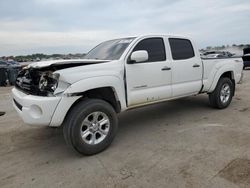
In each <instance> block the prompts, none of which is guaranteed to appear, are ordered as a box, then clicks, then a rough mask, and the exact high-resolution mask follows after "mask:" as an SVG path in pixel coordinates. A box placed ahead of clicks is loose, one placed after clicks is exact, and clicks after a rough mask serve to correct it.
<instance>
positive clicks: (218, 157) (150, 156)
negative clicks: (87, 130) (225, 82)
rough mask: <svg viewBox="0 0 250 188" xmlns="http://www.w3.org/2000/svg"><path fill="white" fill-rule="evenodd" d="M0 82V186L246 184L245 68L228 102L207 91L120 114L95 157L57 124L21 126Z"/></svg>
mask: <svg viewBox="0 0 250 188" xmlns="http://www.w3.org/2000/svg"><path fill="white" fill-rule="evenodd" d="M10 89H11V88H0V111H5V112H6V114H5V115H3V116H0V187H1V188H4V187H84V188H86V187H171V188H172V187H173V188H174V187H187V188H193V187H197V188H200V187H208V188H211V187H227V188H230V187H250V70H248V71H244V81H243V84H241V85H238V86H237V91H236V96H235V97H234V99H233V101H232V104H231V105H230V106H229V108H227V109H225V110H216V109H212V108H210V107H209V105H208V97H207V95H200V96H197V97H188V98H184V99H180V100H175V101H169V102H164V103H161V104H156V105H151V106H147V107H144V108H140V109H135V110H131V111H128V112H125V113H123V114H120V115H119V125H120V127H119V131H118V134H117V136H116V139H115V140H114V142H113V144H112V145H111V146H110V147H109V148H108V149H107V150H106V151H104V152H102V153H100V154H98V155H95V156H90V157H86V156H80V155H78V154H76V153H74V152H72V151H71V150H70V149H69V148H68V147H66V145H65V142H64V140H63V135H62V129H60V128H48V127H32V126H28V125H25V124H24V123H23V122H22V121H21V119H20V118H19V117H18V116H17V113H16V112H15V110H14V109H13V107H12V104H11V97H10Z"/></svg>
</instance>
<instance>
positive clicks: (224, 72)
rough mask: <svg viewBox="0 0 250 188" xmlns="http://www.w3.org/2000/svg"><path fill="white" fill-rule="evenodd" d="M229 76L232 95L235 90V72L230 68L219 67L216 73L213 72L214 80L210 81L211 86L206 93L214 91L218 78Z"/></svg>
mask: <svg viewBox="0 0 250 188" xmlns="http://www.w3.org/2000/svg"><path fill="white" fill-rule="evenodd" d="M223 77H224V78H225V77H226V78H229V79H230V80H231V81H232V82H233V85H234V91H233V95H234V92H235V73H234V71H233V70H232V69H230V68H228V69H220V70H218V71H217V73H216V74H215V77H214V80H213V82H212V85H211V87H210V88H209V91H208V93H211V92H213V91H214V89H215V88H216V86H217V84H218V81H219V80H220V78H223Z"/></svg>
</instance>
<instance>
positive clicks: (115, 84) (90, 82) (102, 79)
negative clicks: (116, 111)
mask: <svg viewBox="0 0 250 188" xmlns="http://www.w3.org/2000/svg"><path fill="white" fill-rule="evenodd" d="M102 87H111V88H112V89H113V92H114V95H115V97H116V99H117V101H120V104H121V109H122V110H123V109H125V108H126V100H125V89H124V82H123V81H122V80H121V79H120V78H119V77H117V76H96V77H91V78H86V79H83V80H80V81H77V82H75V83H73V84H72V85H71V86H70V87H68V88H67V89H66V90H65V91H64V95H66V96H70V95H72V94H77V93H83V92H86V91H88V90H91V89H97V88H102Z"/></svg>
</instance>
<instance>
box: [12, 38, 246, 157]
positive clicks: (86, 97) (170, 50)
mask: <svg viewBox="0 0 250 188" xmlns="http://www.w3.org/2000/svg"><path fill="white" fill-rule="evenodd" d="M242 68H243V62H242V59H241V58H228V59H210V60H204V59H201V58H200V54H199V51H198V49H197V48H196V47H195V45H194V44H193V42H192V40H190V39H188V38H185V37H177V36H170V35H168V36H162V35H151V36H140V37H130V38H122V39H115V40H110V41H106V42H103V43H101V44H99V45H98V46H96V47H95V48H94V49H92V50H91V51H90V52H89V53H88V54H87V55H86V56H85V59H77V60H55V61H46V62H37V63H33V64H30V65H29V66H27V67H26V68H24V69H23V70H22V71H21V72H20V73H19V75H18V77H17V80H16V84H15V88H13V90H12V95H13V105H14V107H15V109H16V111H17V112H18V114H19V115H20V116H21V118H22V119H23V121H24V122H25V123H27V124H30V125H43V126H50V127H59V126H61V125H62V126H63V133H64V137H65V140H66V142H67V143H68V144H69V145H70V146H71V147H72V148H73V149H75V150H76V151H78V152H79V153H82V154H85V155H92V154H96V153H98V152H101V151H103V150H104V149H105V148H107V147H108V146H109V145H110V144H111V142H112V140H113V138H114V136H115V134H116V131H117V127H118V121H117V113H120V112H123V111H126V110H129V109H132V108H135V107H139V106H144V105H148V104H153V103H157V102H162V101H166V100H172V99H176V98H181V97H186V96H192V95H197V94H200V93H207V94H208V95H209V100H210V103H211V106H213V107H216V108H218V109H223V108H226V107H227V106H228V105H229V104H230V103H231V100H232V97H233V96H234V92H235V84H236V83H238V82H239V81H240V79H241V75H242Z"/></svg>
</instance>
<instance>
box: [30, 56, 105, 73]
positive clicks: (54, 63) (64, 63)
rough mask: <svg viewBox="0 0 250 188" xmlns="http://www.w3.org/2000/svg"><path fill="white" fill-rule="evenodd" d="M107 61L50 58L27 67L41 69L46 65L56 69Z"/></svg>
mask: <svg viewBox="0 0 250 188" xmlns="http://www.w3.org/2000/svg"><path fill="white" fill-rule="evenodd" d="M104 62H109V60H96V59H70V60H51V61H40V62H35V63H31V64H29V65H28V68H37V69H42V68H46V67H57V70H58V69H63V68H69V67H75V66H81V65H85V64H96V63H104Z"/></svg>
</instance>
